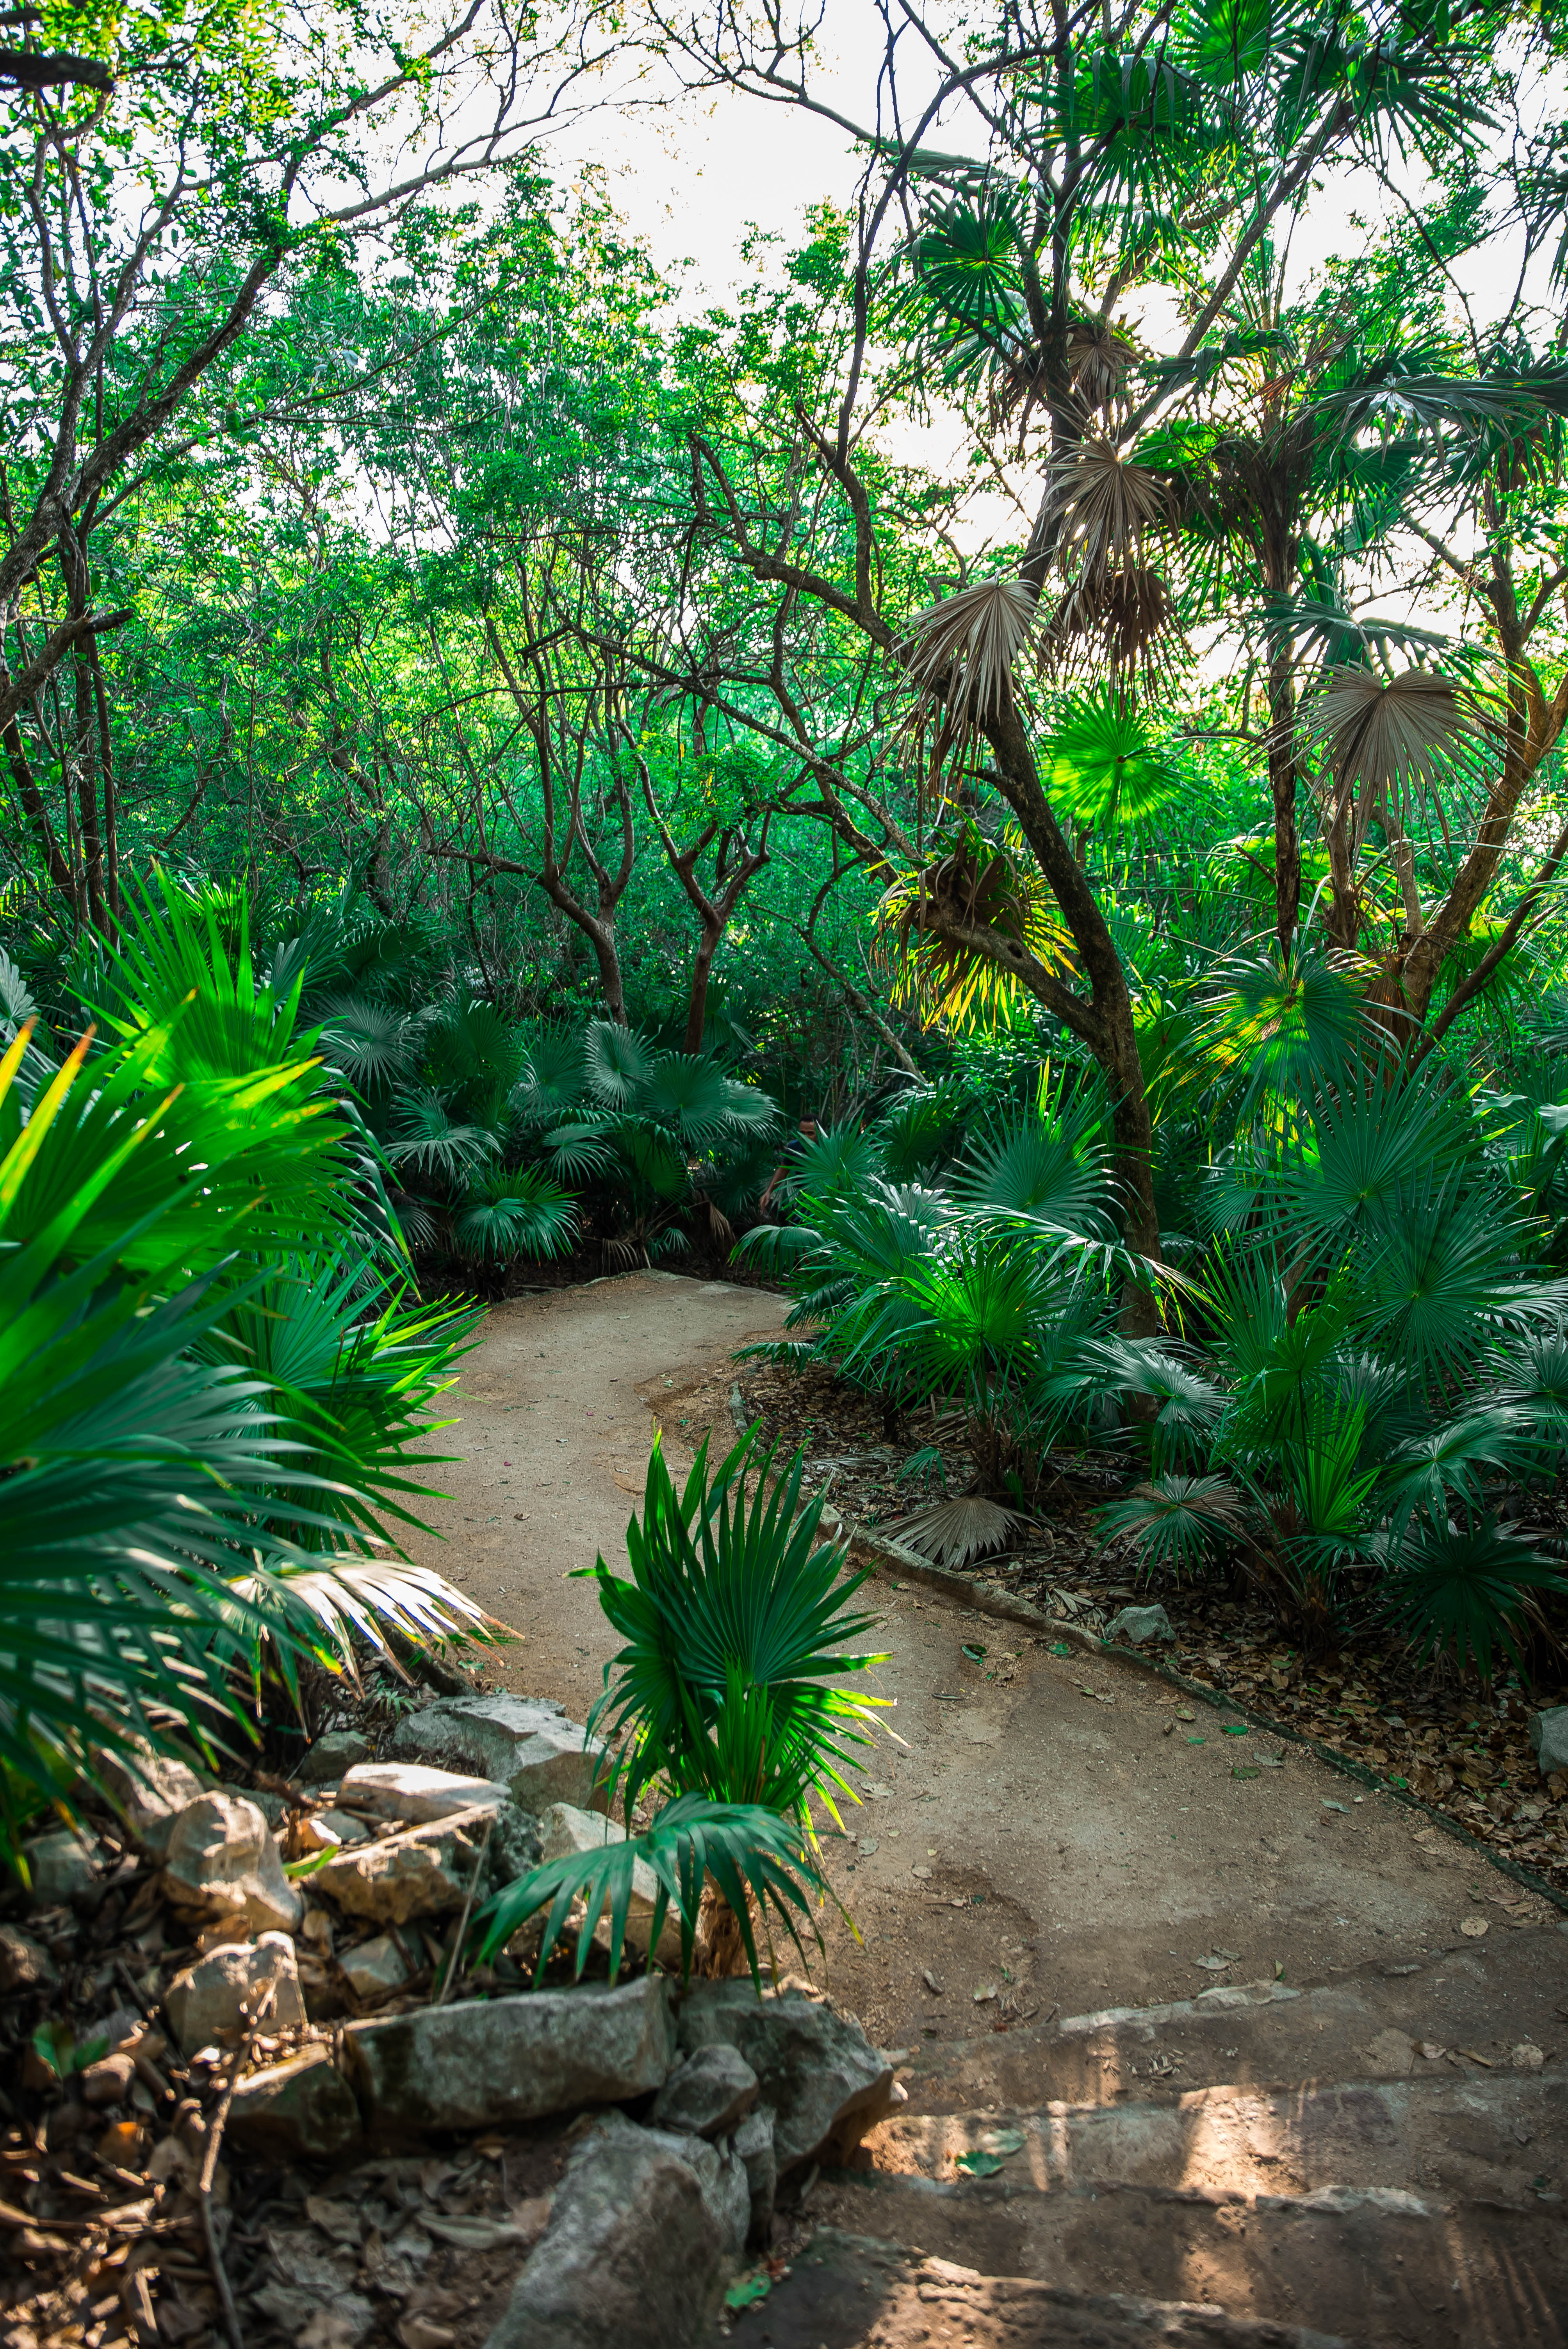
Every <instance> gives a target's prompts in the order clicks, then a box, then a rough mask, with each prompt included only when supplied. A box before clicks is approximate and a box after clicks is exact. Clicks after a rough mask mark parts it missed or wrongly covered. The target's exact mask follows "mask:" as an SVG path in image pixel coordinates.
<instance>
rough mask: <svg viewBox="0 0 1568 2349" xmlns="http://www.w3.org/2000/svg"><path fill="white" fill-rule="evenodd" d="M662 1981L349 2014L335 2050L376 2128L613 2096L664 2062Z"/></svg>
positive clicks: (654, 2075)
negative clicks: (382, 2017) (382, 2014)
mask: <svg viewBox="0 0 1568 2349" xmlns="http://www.w3.org/2000/svg"><path fill="white" fill-rule="evenodd" d="M675 2036H676V2034H675V2019H674V2016H673V2015H672V2013H671V2012H670V1996H669V1983H668V1982H667V1981H666V1980H665V1978H664V1977H663V1976H660V1975H655V1976H652V1977H644V1978H643V1979H642V1980H640V1981H637V1982H624V1983H622V1984H621V1985H619V1986H618V1987H617V1988H616V1989H614V1990H604V1989H601V1988H600V1987H599V1986H598V1985H597V1984H594V1983H587V1984H581V1985H579V1986H578V1987H577V1988H576V1989H574V1990H556V1991H533V1992H524V1993H522V1994H521V1996H518V1997H514V1998H495V1999H487V2000H482V2001H481V2000H478V1999H476V2000H473V2001H471V2002H466V2003H463V2004H460V2005H457V2006H427V2007H421V2008H419V2009H418V2010H417V2011H416V2012H415V2013H410V2014H397V2015H391V2016H389V2017H387V2020H386V2021H384V2022H367V2023H350V2025H349V2026H348V2029H347V2031H346V2033H345V2034H344V2048H345V2060H346V2065H347V2070H348V2075H349V2078H350V2079H351V2081H352V2082H353V2084H354V2087H355V2090H356V2094H357V2095H358V2098H359V2101H360V2104H361V2106H363V2108H364V2111H365V2114H366V2127H368V2128H370V2129H371V2130H372V2131H373V2132H374V2133H375V2134H376V2135H377V2137H382V2136H385V2135H387V2134H388V2133H417V2132H419V2131H422V2130H426V2129H469V2128H486V2127H490V2126H491V2125H494V2124H500V2125H503V2126H504V2125H506V2124H508V2123H511V2122H512V2121H524V2120H535V2119H538V2118H539V2117H541V2116H542V2115H543V2114H546V2113H561V2112H570V2111H572V2110H573V2109H574V2108H575V2107H576V2106H580V2105H609V2104H620V2103H622V2102H623V2101H624V2100H625V2099H627V2098H630V2097H632V2096H641V2095H646V2094H647V2092H648V2090H649V2089H650V2088H659V2087H662V2086H663V2085H664V2083H665V2078H666V2076H667V2075H668V2073H669V2069H670V2065H671V2064H672V2063H673V2062H674V2061H675Z"/></svg>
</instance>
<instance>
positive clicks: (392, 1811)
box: [337, 1762, 510, 1826]
mask: <svg viewBox="0 0 1568 2349" xmlns="http://www.w3.org/2000/svg"><path fill="white" fill-rule="evenodd" d="M509 1799H510V1797H509V1794H508V1790H507V1788H506V1787H505V1786H503V1785H500V1784H499V1783H498V1782H497V1781H496V1780H494V1779H492V1778H469V1777H465V1776H463V1775H461V1774H460V1773H459V1772H458V1771H455V1770H432V1769H431V1768H430V1766H429V1764H428V1763H424V1762H358V1763H356V1764H355V1766H354V1768H353V1769H352V1770H347V1771H346V1772H345V1773H344V1776H343V1783H342V1785H340V1786H339V1787H338V1790H337V1800H338V1803H339V1804H340V1805H346V1806H352V1807H353V1808H354V1809H355V1810H357V1811H362V1812H364V1813H366V1815H367V1816H369V1817H371V1818H373V1819H402V1820H404V1821H406V1822H407V1825H409V1826H423V1825H425V1824H426V1823H427V1822H428V1820H430V1819H450V1818H455V1817H456V1816H457V1815H458V1813H459V1811H472V1810H487V1811H496V1810H499V1809H500V1806H501V1804H502V1803H504V1802H506V1801H508V1800H509Z"/></svg>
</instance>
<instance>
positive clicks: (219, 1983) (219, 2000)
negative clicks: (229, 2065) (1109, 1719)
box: [163, 1933, 305, 2055]
mask: <svg viewBox="0 0 1568 2349" xmlns="http://www.w3.org/2000/svg"><path fill="white" fill-rule="evenodd" d="M163 2004H164V2008H165V2011H166V2013H168V2016H169V2020H170V2023H172V2024H173V2026H174V2036H175V2037H176V2039H178V2040H179V2042H180V2044H181V2047H183V2049H184V2050H185V2053H186V2054H187V2055H194V2054H196V2052H197V2050H198V2049H199V2048H202V2047H213V2046H218V2045H221V2044H222V2042H223V2040H224V2038H225V2037H230V2038H232V2037H233V2035H234V2034H235V2033H238V2032H239V2031H241V2030H242V2028H243V2027H244V2026H245V2025H246V2024H248V2023H253V2022H254V2021H255V2020H256V2019H257V2018H258V2017H259V2016H263V2015H264V2017H265V2024H264V2027H265V2028H266V2029H267V2030H269V2031H292V2030H293V2029H294V2028H295V2026H296V2025H298V2024H300V2023H304V2019H305V2015H304V2000H303V1998H302V1997H301V1996H300V1987H299V1963H298V1961H297V1959H296V1958H295V1956H294V1943H293V1942H292V1941H291V1940H290V1939H289V1937H288V1935H287V1934H286V1933H263V1935H262V1936H261V1938H260V1940H256V1941H240V1942H229V1943H227V1944H225V1945H223V1946H222V1947H220V1948H218V1949H216V1950H209V1951H208V1952H207V1955H206V1956H205V1957H204V1958H202V1959H201V1961H200V1962H199V1963H198V1964H196V1965H193V1966H187V1967H186V1968H185V1970H184V1971H183V1972H182V1973H178V1974H176V1975H175V1977H174V1980H173V1981H172V1982H170V1985H169V1988H168V1989H167V1990H166V1991H165V1992H164V1993H163Z"/></svg>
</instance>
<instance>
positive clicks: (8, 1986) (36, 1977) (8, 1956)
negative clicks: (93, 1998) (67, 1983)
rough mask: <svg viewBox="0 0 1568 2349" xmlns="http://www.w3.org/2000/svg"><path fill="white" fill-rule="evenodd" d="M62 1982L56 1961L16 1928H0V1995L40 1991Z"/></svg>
mask: <svg viewBox="0 0 1568 2349" xmlns="http://www.w3.org/2000/svg"><path fill="white" fill-rule="evenodd" d="M58 1980H59V1975H58V1972H57V1969H56V1966H55V1961H54V1960H53V1958H51V1957H50V1955H49V1953H48V1951H47V1950H45V1949H40V1947H39V1946H38V1943H37V1942H36V1941H32V1940H28V1938H27V1936H26V1933H22V1932H18V1931H17V1930H16V1928H15V1925H0V1992H12V1991H19V1990H39V1989H43V1988H46V1986H47V1985H48V1984H49V1983H50V1982H57V1981H58Z"/></svg>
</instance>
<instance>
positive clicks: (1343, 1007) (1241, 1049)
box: [1204, 946, 1367, 1117]
mask: <svg viewBox="0 0 1568 2349" xmlns="http://www.w3.org/2000/svg"><path fill="white" fill-rule="evenodd" d="M1366 1034H1367V1021H1366V1017H1365V1014H1364V1013H1363V1010H1362V1008H1361V999H1360V996H1359V993H1358V991H1357V983H1356V974H1355V972H1354V971H1353V969H1352V968H1351V967H1350V966H1349V965H1347V964H1346V962H1345V960H1344V959H1343V957H1336V956H1334V955H1326V954H1322V953H1320V952H1318V951H1316V950H1315V949H1309V948H1307V947H1305V946H1304V947H1302V948H1301V949H1300V950H1299V951H1298V952H1297V953H1296V954H1295V956H1293V957H1291V958H1290V959H1289V960H1288V961H1282V960H1281V959H1279V958H1278V957H1275V956H1267V955H1263V956H1253V955H1250V954H1244V955H1234V956H1231V957H1227V958H1226V959H1225V960H1224V961H1222V963H1221V964H1220V965H1219V966H1218V968H1216V970H1215V972H1214V975H1213V978H1212V981H1211V982H1210V987H1209V1006H1208V1017H1207V1022H1206V1028H1205V1034H1204V1042H1205V1045H1206V1047H1207V1049H1208V1050H1209V1052H1210V1053H1211V1054H1212V1057H1213V1060H1214V1061H1215V1062H1216V1063H1217V1065H1218V1066H1219V1068H1220V1069H1221V1070H1222V1071H1226V1072H1228V1073H1230V1074H1231V1075H1232V1076H1233V1081H1234V1082H1235V1083H1236V1084H1237V1086H1238V1087H1239V1090H1240V1094H1241V1102H1242V1109H1241V1114H1242V1115H1243V1117H1245V1116H1247V1115H1248V1114H1250V1112H1252V1110H1253V1109H1254V1108H1255V1107H1256V1106H1258V1105H1259V1104H1260V1103H1261V1102H1264V1101H1265V1100H1266V1099H1267V1098H1269V1097H1270V1096H1274V1097H1275V1098H1278V1099H1280V1100H1284V1101H1291V1100H1296V1099H1301V1098H1303V1097H1304V1096H1309V1095H1310V1094H1311V1093H1312V1092H1314V1090H1315V1088H1316V1087H1317V1086H1318V1084H1319V1083H1320V1081H1322V1080H1323V1079H1324V1078H1325V1077H1335V1076H1337V1075H1338V1073H1339V1072H1340V1071H1341V1070H1342V1069H1344V1068H1345V1067H1346V1064H1347V1063H1348V1062H1350V1061H1353V1060H1354V1059H1355V1058H1356V1057H1357V1051H1358V1050H1359V1048H1360V1047H1361V1045H1362V1043H1363V1040H1364V1039H1365V1037H1366Z"/></svg>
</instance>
